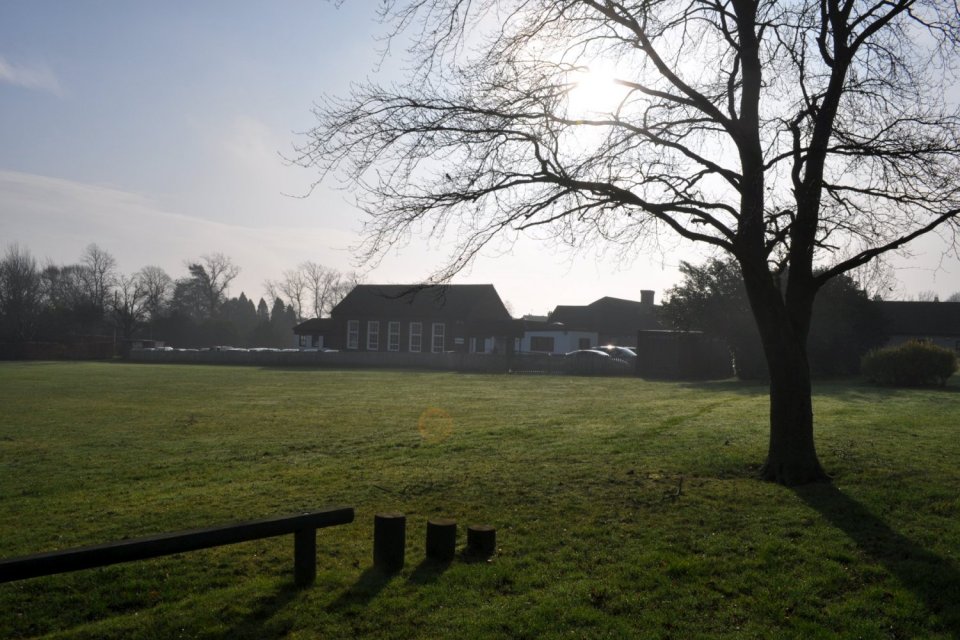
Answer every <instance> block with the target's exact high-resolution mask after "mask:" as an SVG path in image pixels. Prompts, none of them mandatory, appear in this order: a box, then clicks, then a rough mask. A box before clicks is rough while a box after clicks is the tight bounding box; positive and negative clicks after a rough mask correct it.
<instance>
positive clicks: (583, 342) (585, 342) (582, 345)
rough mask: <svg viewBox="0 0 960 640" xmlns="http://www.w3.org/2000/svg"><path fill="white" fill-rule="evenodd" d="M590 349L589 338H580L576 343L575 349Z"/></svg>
mask: <svg viewBox="0 0 960 640" xmlns="http://www.w3.org/2000/svg"><path fill="white" fill-rule="evenodd" d="M589 348H590V338H580V341H579V342H578V343H577V349H589Z"/></svg>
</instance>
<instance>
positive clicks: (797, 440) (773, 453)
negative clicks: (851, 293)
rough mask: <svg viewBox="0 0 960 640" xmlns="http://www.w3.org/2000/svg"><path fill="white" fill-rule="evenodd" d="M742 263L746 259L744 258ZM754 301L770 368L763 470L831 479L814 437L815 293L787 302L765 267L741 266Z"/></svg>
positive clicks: (789, 481) (801, 478) (800, 479)
mask: <svg viewBox="0 0 960 640" xmlns="http://www.w3.org/2000/svg"><path fill="white" fill-rule="evenodd" d="M741 264H742V263H741ZM742 268H743V273H744V284H745V285H746V289H747V296H748V298H749V299H750V307H751V309H752V310H753V315H754V318H755V320H756V322H757V328H758V329H759V331H760V337H761V340H762V342H763V352H764V355H765V356H766V359H767V369H768V371H769V374H770V444H769V449H768V450H767V460H766V462H764V464H763V467H762V469H761V471H760V475H761V477H762V478H763V479H765V480H770V481H772V482H778V483H780V484H785V485H801V484H807V483H811V482H827V481H829V479H830V478H829V476H827V474H826V472H825V471H824V470H823V467H821V466H820V460H819V459H818V458H817V449H816V446H815V445H814V440H813V403H812V398H811V395H812V390H811V385H810V365H809V363H808V361H807V346H806V339H807V332H808V330H809V326H810V316H811V314H812V311H813V293H812V292H809V295H797V293H796V292H794V296H793V297H792V300H793V304H791V305H789V306H788V305H787V304H786V303H785V302H784V299H783V297H782V296H781V294H780V290H779V287H778V286H777V285H776V284H775V283H774V281H773V277H772V275H771V274H770V273H769V271H767V270H766V269H765V268H758V267H757V266H756V265H754V268H753V269H748V268H746V267H745V266H742Z"/></svg>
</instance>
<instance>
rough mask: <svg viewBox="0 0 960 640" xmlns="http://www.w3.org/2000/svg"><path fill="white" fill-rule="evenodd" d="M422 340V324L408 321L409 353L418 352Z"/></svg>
mask: <svg viewBox="0 0 960 640" xmlns="http://www.w3.org/2000/svg"><path fill="white" fill-rule="evenodd" d="M422 342H423V325H422V324H421V323H419V322H411V323H410V353H420V348H421V345H422Z"/></svg>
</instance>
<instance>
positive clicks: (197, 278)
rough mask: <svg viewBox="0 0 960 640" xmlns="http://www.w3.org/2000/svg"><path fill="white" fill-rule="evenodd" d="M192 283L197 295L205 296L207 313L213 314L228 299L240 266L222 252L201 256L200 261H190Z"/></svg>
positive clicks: (188, 266)
mask: <svg viewBox="0 0 960 640" xmlns="http://www.w3.org/2000/svg"><path fill="white" fill-rule="evenodd" d="M187 269H188V270H189V271H190V274H191V280H192V285H193V286H195V287H197V289H198V291H197V295H200V296H202V297H203V298H204V303H205V305H206V309H207V311H206V314H209V315H212V314H214V313H216V311H217V309H219V308H220V305H221V304H222V303H223V301H224V300H225V299H226V296H227V290H228V289H229V288H230V283H231V282H233V280H234V279H235V278H236V277H237V275H239V273H240V267H238V266H236V265H235V264H233V261H232V260H231V259H230V258H229V257H228V256H225V255H223V254H222V253H219V252H218V253H210V254H207V255H205V256H201V257H200V262H198V263H188V264H187Z"/></svg>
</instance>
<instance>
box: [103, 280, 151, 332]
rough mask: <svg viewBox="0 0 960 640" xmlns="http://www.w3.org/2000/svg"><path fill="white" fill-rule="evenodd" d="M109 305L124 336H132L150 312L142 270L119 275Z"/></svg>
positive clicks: (115, 323)
mask: <svg viewBox="0 0 960 640" xmlns="http://www.w3.org/2000/svg"><path fill="white" fill-rule="evenodd" d="M109 306H110V317H111V319H112V320H113V323H114V325H115V326H116V327H117V329H118V330H119V331H120V333H121V335H122V337H123V338H124V339H129V338H132V337H133V334H134V332H135V331H136V330H137V328H138V327H140V325H141V324H143V322H144V320H146V318H147V316H148V314H149V310H148V296H147V288H146V286H145V281H144V279H143V276H142V272H140V273H136V274H133V275H130V276H125V275H120V276H117V278H116V286H114V288H113V295H112V296H111V299H110V305H109Z"/></svg>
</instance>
